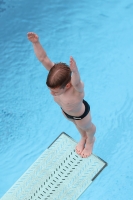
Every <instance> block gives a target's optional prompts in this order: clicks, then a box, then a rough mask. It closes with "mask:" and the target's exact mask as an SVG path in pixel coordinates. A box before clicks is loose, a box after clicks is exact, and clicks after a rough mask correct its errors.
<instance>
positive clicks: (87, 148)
mask: <svg viewBox="0 0 133 200" xmlns="http://www.w3.org/2000/svg"><path fill="white" fill-rule="evenodd" d="M94 142H95V137H94V139H93V142H92V143H89V141H88V139H87V141H86V144H85V148H84V150H83V151H82V153H81V157H82V158H87V157H89V156H90V155H91V153H92V149H93V145H94Z"/></svg>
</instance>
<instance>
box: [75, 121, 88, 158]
mask: <svg viewBox="0 0 133 200" xmlns="http://www.w3.org/2000/svg"><path fill="white" fill-rule="evenodd" d="M75 125H76V124H75ZM76 127H77V129H78V131H79V132H80V135H81V140H80V141H79V143H78V144H77V146H76V149H75V151H76V153H77V154H79V155H81V153H82V151H83V149H84V147H85V143H86V140H87V135H86V131H84V130H82V129H81V128H80V127H78V126H77V125H76Z"/></svg>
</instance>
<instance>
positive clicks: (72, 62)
mask: <svg viewBox="0 0 133 200" xmlns="http://www.w3.org/2000/svg"><path fill="white" fill-rule="evenodd" d="M70 69H71V71H72V72H77V71H78V69H77V66H76V62H75V60H74V59H73V57H72V56H71V57H70Z"/></svg>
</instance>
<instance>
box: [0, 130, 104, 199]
mask: <svg viewBox="0 0 133 200" xmlns="http://www.w3.org/2000/svg"><path fill="white" fill-rule="evenodd" d="M75 146H76V142H75V141H74V140H73V139H72V138H70V137H69V136H68V135H67V134H65V133H62V134H61V135H60V136H59V137H58V138H57V139H56V140H55V141H54V142H53V143H52V144H51V145H50V147H49V148H48V149H46V150H45V151H44V152H43V153H42V155H41V156H40V157H39V158H38V159H37V160H36V161H35V162H34V163H33V164H32V165H31V167H30V168H29V169H28V170H27V171H26V172H25V173H24V174H23V175H22V176H21V177H20V179H19V180H18V181H17V182H16V183H15V184H14V185H13V186H12V187H11V188H10V190H9V191H7V193H6V194H5V195H4V196H3V197H2V198H1V200H39V199H41V200H76V199H78V197H79V196H80V195H81V194H82V193H83V192H84V190H85V189H86V188H87V187H88V186H89V185H90V184H91V183H92V181H93V180H94V179H95V178H96V176H97V175H98V174H99V173H100V172H101V171H102V170H103V169H104V167H105V166H106V165H107V163H106V162H105V161H103V160H102V159H100V158H99V157H97V156H95V155H93V154H92V155H91V156H90V157H88V158H81V157H80V156H78V155H77V154H76V153H75ZM79 183H80V184H79Z"/></svg>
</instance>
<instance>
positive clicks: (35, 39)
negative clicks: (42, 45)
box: [27, 32, 39, 43]
mask: <svg viewBox="0 0 133 200" xmlns="http://www.w3.org/2000/svg"><path fill="white" fill-rule="evenodd" d="M27 37H28V39H29V40H30V41H31V42H32V43H36V42H38V41H39V37H38V35H37V34H35V33H33V32H29V33H27Z"/></svg>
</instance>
